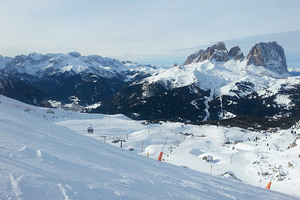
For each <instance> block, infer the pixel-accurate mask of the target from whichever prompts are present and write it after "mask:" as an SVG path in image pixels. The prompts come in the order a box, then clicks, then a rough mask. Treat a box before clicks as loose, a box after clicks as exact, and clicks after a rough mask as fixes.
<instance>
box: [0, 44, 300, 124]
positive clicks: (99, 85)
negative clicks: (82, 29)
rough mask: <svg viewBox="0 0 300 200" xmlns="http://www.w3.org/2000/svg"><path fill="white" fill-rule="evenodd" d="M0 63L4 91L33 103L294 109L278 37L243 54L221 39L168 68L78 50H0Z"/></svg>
mask: <svg viewBox="0 0 300 200" xmlns="http://www.w3.org/2000/svg"><path fill="white" fill-rule="evenodd" d="M0 71H1V75H0V89H1V90H0V91H1V93H2V94H3V95H6V96H8V97H11V98H15V99H18V100H21V101H24V102H26V103H31V104H35V105H39V106H50V105H52V106H56V107H62V108H68V109H74V110H78V111H83V112H101V113H122V114H125V115H127V116H130V117H132V118H135V119H147V120H172V121H183V122H191V123H203V122H204V121H209V122H211V123H216V121H219V120H222V121H219V123H228V124H231V125H233V124H238V125H239V126H255V127H256V128H266V127H270V126H273V127H287V126H289V125H290V123H289V122H291V123H292V121H294V120H296V119H298V118H299V116H300V101H299V99H300V92H299V91H300V77H299V76H292V75H291V74H290V73H289V72H288V69H287V65H286V58H285V54H284V50H283V48H282V47H281V46H280V45H278V44H277V43H276V42H269V43H257V44H256V45H255V46H253V47H252V48H251V50H250V51H249V53H248V55H247V56H246V57H245V56H244V54H243V53H242V51H241V49H240V48H239V47H238V46H236V47H233V48H231V49H230V50H229V51H228V50H227V48H226V46H225V44H224V43H223V42H219V43H217V44H215V45H212V46H210V47H208V48H207V49H206V50H203V49H201V50H199V51H197V52H195V53H193V54H191V55H190V56H188V58H187V59H186V61H185V62H184V63H183V64H182V65H174V66H173V67H170V68H157V67H154V66H150V65H140V64H137V63H132V62H129V61H126V62H121V61H118V60H116V59H111V58H103V57H101V56H96V55H91V56H81V55H80V54H79V53H77V52H71V53H68V54H45V55H41V54H37V53H32V54H29V55H28V56H25V55H21V56H16V57H15V58H8V57H2V56H0ZM294 75H297V74H295V73H294Z"/></svg>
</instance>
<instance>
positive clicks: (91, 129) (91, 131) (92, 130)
mask: <svg viewBox="0 0 300 200" xmlns="http://www.w3.org/2000/svg"><path fill="white" fill-rule="evenodd" d="M87 132H88V133H94V129H93V127H92V125H91V126H90V127H88V129H87Z"/></svg>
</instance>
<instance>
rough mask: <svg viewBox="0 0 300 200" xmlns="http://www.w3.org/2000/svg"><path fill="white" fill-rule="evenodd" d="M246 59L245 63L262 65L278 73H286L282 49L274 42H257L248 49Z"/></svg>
mask: <svg viewBox="0 0 300 200" xmlns="http://www.w3.org/2000/svg"><path fill="white" fill-rule="evenodd" d="M247 59H248V62H247V65H251V64H253V65H255V66H263V67H265V68H267V69H269V70H271V71H273V72H276V73H279V74H285V73H288V70H287V65H286V58H285V54H284V50H283V48H282V47H281V46H280V45H278V44H277V43H276V42H268V43H265V42H260V43H257V44H256V45H254V47H252V48H251V50H250V51H249V54H248V56H247Z"/></svg>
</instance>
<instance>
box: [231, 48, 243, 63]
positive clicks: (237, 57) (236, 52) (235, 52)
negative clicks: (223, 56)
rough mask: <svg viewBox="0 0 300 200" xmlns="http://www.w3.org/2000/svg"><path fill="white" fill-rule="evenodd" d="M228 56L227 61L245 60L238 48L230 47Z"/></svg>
mask: <svg viewBox="0 0 300 200" xmlns="http://www.w3.org/2000/svg"><path fill="white" fill-rule="evenodd" d="M228 56H229V59H234V60H242V59H244V58H245V57H244V54H243V52H242V51H241V48H240V47H239V46H235V47H232V48H231V49H230V50H229V53H228Z"/></svg>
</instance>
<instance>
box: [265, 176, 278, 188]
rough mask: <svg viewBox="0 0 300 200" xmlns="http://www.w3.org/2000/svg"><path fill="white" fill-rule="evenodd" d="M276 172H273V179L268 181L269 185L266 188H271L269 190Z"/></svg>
mask: <svg viewBox="0 0 300 200" xmlns="http://www.w3.org/2000/svg"><path fill="white" fill-rule="evenodd" d="M275 174H276V172H275V173H274V174H273V176H272V178H271V180H270V181H269V183H268V185H267V187H266V188H267V189H269V190H270V188H271V184H272V180H273V178H274V176H275Z"/></svg>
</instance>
